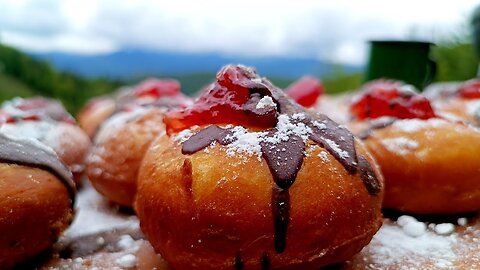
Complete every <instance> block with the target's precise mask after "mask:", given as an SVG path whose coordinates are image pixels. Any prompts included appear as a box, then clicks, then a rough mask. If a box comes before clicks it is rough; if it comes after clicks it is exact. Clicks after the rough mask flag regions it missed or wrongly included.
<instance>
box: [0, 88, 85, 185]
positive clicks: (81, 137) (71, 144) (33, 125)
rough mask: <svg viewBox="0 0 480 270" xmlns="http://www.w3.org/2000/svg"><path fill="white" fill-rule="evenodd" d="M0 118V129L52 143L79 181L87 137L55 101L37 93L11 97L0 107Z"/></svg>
mask: <svg viewBox="0 0 480 270" xmlns="http://www.w3.org/2000/svg"><path fill="white" fill-rule="evenodd" d="M2 115H3V117H2ZM2 119H4V120H3V122H4V123H3V125H0V131H1V132H3V133H7V134H10V135H12V136H23V137H27V138H33V139H36V140H39V141H40V142H42V143H44V144H46V145H47V146H49V147H51V148H52V149H53V150H54V151H55V152H56V154H57V155H58V156H59V158H60V160H62V161H63V162H64V163H65V164H66V165H67V166H68V167H69V169H70V170H71V171H72V173H73V176H74V180H75V182H76V183H77V185H78V184H80V182H81V179H82V176H83V174H84V171H85V158H86V156H87V153H88V151H89V149H90V145H91V143H90V139H89V137H88V136H87V135H86V134H85V133H84V132H83V131H82V129H80V128H79V127H78V126H76V125H75V120H74V119H73V117H72V116H71V115H70V114H69V113H68V112H67V111H66V110H65V108H64V107H63V106H62V105H61V104H60V103H59V102H58V101H55V100H50V99H46V98H39V97H35V98H31V99H14V100H12V101H11V102H8V103H6V105H4V106H3V107H2V108H1V109H0V123H1V122H2Z"/></svg>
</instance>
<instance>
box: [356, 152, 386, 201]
mask: <svg viewBox="0 0 480 270" xmlns="http://www.w3.org/2000/svg"><path fill="white" fill-rule="evenodd" d="M358 168H359V171H360V177H361V179H362V181H363V184H364V185H365V187H366V188H367V190H368V192H369V193H370V194H378V193H379V192H380V190H381V188H382V186H381V184H380V182H379V181H378V178H377V175H376V174H375V171H374V170H373V168H372V166H371V165H370V163H369V162H368V160H367V159H366V158H365V157H364V156H362V155H359V156H358Z"/></svg>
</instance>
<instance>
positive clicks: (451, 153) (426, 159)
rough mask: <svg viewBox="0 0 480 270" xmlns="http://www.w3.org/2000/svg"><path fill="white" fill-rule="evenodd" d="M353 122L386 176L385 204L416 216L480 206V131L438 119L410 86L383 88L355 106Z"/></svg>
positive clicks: (365, 94) (365, 95) (373, 90)
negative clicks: (354, 119) (479, 152)
mask: <svg viewBox="0 0 480 270" xmlns="http://www.w3.org/2000/svg"><path fill="white" fill-rule="evenodd" d="M351 112H352V114H353V116H354V117H356V121H355V122H353V123H351V124H350V127H351V129H352V130H354V133H356V134H357V135H358V136H359V137H360V138H362V139H363V140H364V142H365V144H366V145H367V147H368V148H369V149H370V151H371V152H372V154H373V156H374V157H375V159H376V160H377V161H378V163H379V165H380V168H381V170H382V172H383V175H384V177H385V199H384V207H385V208H390V209H395V210H399V211H403V212H409V213H415V214H454V213H462V212H471V211H478V210H480V182H479V181H478V179H479V177H480V171H479V169H478V168H479V167H480V159H478V151H480V133H479V132H478V131H477V130H476V129H474V128H472V127H469V126H467V125H465V124H463V123H458V122H449V121H446V120H444V119H442V118H439V117H438V116H437V115H436V113H435V112H434V110H433V109H432V106H431V105H430V103H429V101H428V100H427V99H426V98H425V97H423V96H421V95H419V94H417V93H416V92H414V91H412V90H411V89H409V88H404V87H401V86H400V87H398V86H389V87H386V86H385V85H384V86H378V87H373V88H371V89H368V90H367V91H364V92H362V93H361V94H360V96H359V97H358V98H357V99H356V101H355V102H354V103H353V104H352V106H351Z"/></svg>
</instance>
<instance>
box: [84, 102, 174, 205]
mask: <svg viewBox="0 0 480 270" xmlns="http://www.w3.org/2000/svg"><path fill="white" fill-rule="evenodd" d="M163 114H164V113H163V112H162V110H160V109H155V108H154V109H148V110H146V109H142V110H141V112H140V113H135V112H130V113H128V112H124V113H119V114H117V115H116V116H114V117H112V118H111V119H110V120H108V121H107V122H106V123H105V125H104V126H103V127H102V129H101V130H100V131H99V134H98V136H97V141H96V143H95V145H94V147H93V148H92V150H91V153H90V156H89V158H88V161H87V173H88V178H89V179H90V182H91V183H92V185H93V186H94V187H95V189H96V190H97V191H99V192H100V193H101V194H103V195H105V196H106V197H107V198H109V199H110V200H112V201H113V202H115V203H118V204H120V205H123V206H127V207H132V204H133V199H134V196H135V193H136V190H137V174H138V168H139V167H140V162H141V161H142V159H143V156H144V154H145V152H146V151H147V149H148V146H149V145H150V143H151V142H152V140H153V139H154V138H155V137H157V136H158V135H160V134H162V133H164V132H165V126H164V124H163V122H162V120H163Z"/></svg>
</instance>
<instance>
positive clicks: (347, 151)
mask: <svg viewBox="0 0 480 270" xmlns="http://www.w3.org/2000/svg"><path fill="white" fill-rule="evenodd" d="M316 116H317V117H316V119H318V120H314V121H316V123H317V125H315V124H313V123H312V121H311V120H310V121H309V123H306V124H307V125H309V126H310V128H311V129H312V131H313V132H312V134H311V135H310V139H311V140H312V141H314V142H315V143H317V144H319V145H320V146H322V147H323V148H325V149H326V150H327V151H328V152H329V153H330V154H332V155H333V156H334V157H335V159H336V160H338V161H339V162H340V163H341V164H342V165H343V167H345V169H346V170H347V171H348V172H349V173H350V174H354V173H355V172H356V171H357V154H356V151H355V139H354V137H353V134H352V133H351V132H350V131H348V130H347V129H346V128H345V127H342V126H339V125H338V124H337V123H335V122H334V121H332V120H331V119H330V118H328V117H327V116H324V115H321V114H317V115H316ZM319 126H320V127H321V128H320V127H319ZM335 146H336V147H335ZM339 150H341V151H342V152H343V154H342V155H341V154H340V153H339Z"/></svg>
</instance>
